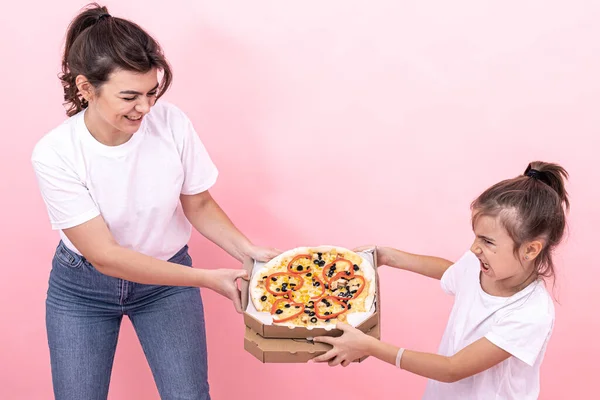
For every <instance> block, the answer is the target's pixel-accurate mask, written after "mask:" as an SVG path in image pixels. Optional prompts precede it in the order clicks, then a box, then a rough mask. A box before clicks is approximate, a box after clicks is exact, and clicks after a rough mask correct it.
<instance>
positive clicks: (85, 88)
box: [75, 75, 95, 103]
mask: <svg viewBox="0 0 600 400" xmlns="http://www.w3.org/2000/svg"><path fill="white" fill-rule="evenodd" d="M75 85H77V90H79V93H81V96H83V98H84V99H86V100H87V102H88V103H89V102H90V100H91V99H93V98H94V94H95V90H94V86H93V85H92V84H91V83H90V82H89V81H88V80H87V78H86V77H85V76H83V75H77V77H76V78H75Z"/></svg>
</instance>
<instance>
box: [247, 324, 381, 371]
mask: <svg viewBox="0 0 600 400" xmlns="http://www.w3.org/2000/svg"><path fill="white" fill-rule="evenodd" d="M337 332H340V331H337ZM366 334H367V335H369V336H372V337H374V338H376V339H380V338H381V333H380V329H379V325H375V326H374V327H372V328H371V329H370V330H368V331H367V332H366ZM244 349H245V350H246V351H247V352H248V353H250V354H252V355H253V356H254V357H256V358H257V359H258V360H259V361H261V362H263V363H305V362H307V361H308V360H311V359H313V358H315V357H317V356H319V355H321V354H324V353H325V352H327V351H328V350H329V349H331V346H330V345H328V344H326V343H317V342H313V341H311V340H308V339H266V338H264V337H262V336H260V335H259V334H258V333H256V332H254V331H253V330H252V329H250V328H246V334H245V335H244ZM366 358H367V357H366V356H365V357H363V358H361V359H359V360H356V361H358V362H361V361H363V360H365V359H366Z"/></svg>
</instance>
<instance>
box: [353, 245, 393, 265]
mask: <svg viewBox="0 0 600 400" xmlns="http://www.w3.org/2000/svg"><path fill="white" fill-rule="evenodd" d="M374 248H376V249H377V263H378V264H379V265H387V264H386V262H387V259H386V258H385V257H386V254H387V253H386V252H385V247H377V246H376V245H374V244H370V245H367V246H359V247H357V248H355V249H353V250H352V251H354V252H357V253H358V252H361V251H366V250H371V249H374Z"/></svg>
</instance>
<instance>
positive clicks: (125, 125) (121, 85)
mask: <svg viewBox="0 0 600 400" xmlns="http://www.w3.org/2000/svg"><path fill="white" fill-rule="evenodd" d="M157 90H158V77H157V70H156V69H155V68H153V69H152V70H150V71H148V72H146V73H143V74H142V73H137V72H132V71H123V70H117V71H115V72H113V73H111V74H110V76H109V79H108V81H106V82H105V83H104V84H103V85H102V86H100V88H98V89H95V90H94V91H93V96H91V98H90V100H89V104H88V111H86V112H91V114H92V115H90V117H91V118H90V119H91V120H92V121H93V123H94V125H95V126H96V128H98V129H99V130H101V131H102V132H103V134H107V135H110V136H113V135H115V136H119V135H121V134H125V135H127V136H131V135H133V134H134V133H135V132H137V131H138V129H139V128H140V125H141V123H142V119H143V118H144V116H145V115H146V114H148V112H149V111H150V108H151V107H152V106H153V105H154V103H155V102H156V94H157Z"/></svg>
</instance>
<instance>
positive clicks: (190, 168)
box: [175, 111, 218, 195]
mask: <svg viewBox="0 0 600 400" xmlns="http://www.w3.org/2000/svg"><path fill="white" fill-rule="evenodd" d="M178 114H179V117H180V118H181V119H182V120H181V121H180V123H179V124H177V125H176V127H175V129H181V130H182V132H177V133H176V135H178V136H179V135H181V136H182V139H183V141H182V148H181V150H180V151H181V162H182V164H183V170H184V180H183V185H182V187H181V194H184V195H193V194H197V193H200V192H204V191H206V190H208V189H210V187H211V186H213V185H214V184H215V182H216V181H217V176H218V170H217V167H216V166H215V164H214V163H213V161H212V159H211V158H210V155H209V154H208V151H206V148H205V147H204V144H203V143H202V141H201V140H200V137H198V134H197V133H196V130H195V129H194V127H193V125H192V122H191V121H190V120H189V119H188V118H187V116H185V114H183V112H181V111H180V113H178Z"/></svg>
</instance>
